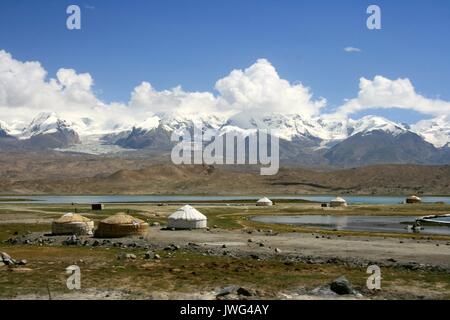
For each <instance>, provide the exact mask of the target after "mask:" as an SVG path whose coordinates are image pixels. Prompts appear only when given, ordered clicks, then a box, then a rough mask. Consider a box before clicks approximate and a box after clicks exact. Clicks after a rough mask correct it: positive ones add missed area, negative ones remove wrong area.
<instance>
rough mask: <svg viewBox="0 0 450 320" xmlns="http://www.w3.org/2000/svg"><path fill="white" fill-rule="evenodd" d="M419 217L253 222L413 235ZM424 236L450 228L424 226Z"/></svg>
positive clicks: (263, 219) (277, 218) (298, 218)
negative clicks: (412, 227)
mask: <svg viewBox="0 0 450 320" xmlns="http://www.w3.org/2000/svg"><path fill="white" fill-rule="evenodd" d="M416 219H417V217H409V216H407V217H403V216H329V215H305V216H257V217H253V218H252V220H253V221H257V222H263V223H278V224H288V225H296V226H305V227H320V228H324V229H332V230H349V231H371V232H393V233H412V232H414V231H413V230H412V229H411V228H408V226H412V225H413V224H414V222H415V220H416ZM420 233H423V234H439V235H450V227H447V226H423V229H422V230H420Z"/></svg>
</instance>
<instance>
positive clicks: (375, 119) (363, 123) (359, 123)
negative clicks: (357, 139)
mask: <svg viewBox="0 0 450 320" xmlns="http://www.w3.org/2000/svg"><path fill="white" fill-rule="evenodd" d="M350 124H351V127H352V132H351V135H355V134H358V133H362V134H367V133H370V132H373V131H384V132H387V133H390V134H393V135H394V136H395V135H399V134H402V133H405V132H407V131H409V130H408V129H407V127H405V126H404V125H402V124H398V123H396V122H393V121H391V120H388V119H386V118H383V117H379V116H365V117H362V118H361V119H359V120H350Z"/></svg>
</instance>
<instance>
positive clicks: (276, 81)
mask: <svg viewBox="0 0 450 320" xmlns="http://www.w3.org/2000/svg"><path fill="white" fill-rule="evenodd" d="M70 4H76V5H78V6H79V7H80V8H81V30H68V29H67V28H66V19H67V17H68V14H67V13H66V8H67V7H68V6H69V5H70ZM371 4H376V5H378V6H379V7H380V8H381V21H382V29H381V30H369V29H368V28H367V26H366V20H367V18H368V16H369V15H368V14H367V13H366V9H367V7H368V6H369V5H371ZM449 33H450V2H449V1H448V0H432V1H425V0H417V1H404V0H396V1H364V0H345V1H332V0H327V1H326V0H318V1H301V0H280V1H275V0H226V1H225V0H196V1H187V0H184V1H182V0H164V1H163V0H161V1H148V0H145V1H144V0H134V1H127V2H125V1H118V0H86V1H84V0H83V1H75V0H72V1H64V0H48V1H32V0H28V1H25V0H2V1H1V2H0V50H2V51H0V120H5V121H6V120H8V121H13V120H14V119H13V118H14V116H17V115H19V114H27V115H28V114H30V113H28V112H25V111H26V110H29V109H31V110H38V109H39V110H40V109H45V108H47V107H48V108H53V107H52V106H53V105H55V107H54V108H55V109H56V111H61V110H60V109H63V110H62V111H67V110H73V109H75V108H78V109H80V108H81V109H82V108H92V106H96V107H97V108H107V107H108V106H109V107H111V106H112V107H113V108H117V110H121V112H122V113H121V115H122V114H125V115H127V114H129V113H130V109H127V108H132V109H131V113H135V114H138V115H139V117H141V115H142V116H143V115H150V114H151V113H152V112H157V111H161V110H164V109H177V108H181V109H185V110H189V111H191V112H192V111H197V109H198V110H201V111H205V112H207V111H208V112H210V111H211V110H215V111H217V110H223V109H227V108H228V109H230V110H235V111H241V110H247V109H256V110H270V111H277V112H283V113H287V112H289V111H290V110H295V111H296V112H300V113H304V115H305V116H307V117H309V116H317V115H321V114H339V115H345V116H350V117H352V118H358V117H361V116H364V115H367V114H376V115H380V116H385V117H387V118H389V119H391V120H394V121H401V122H406V123H415V122H417V121H419V120H422V119H428V118H433V117H437V116H442V115H444V116H448V115H449V114H450V103H449V101H450V86H449V83H450V59H449V57H450V41H448V38H449ZM2 53H3V58H2ZM27 61H36V62H39V63H40V65H39V66H37V65H32V66H29V65H28V64H26V63H25V62H27ZM14 68H15V69H14ZM10 69H11V70H15V71H14V72H15V74H16V76H14V78H12V77H11V75H10V74H7V73H5V72H6V71H5V70H10ZM233 70H238V71H236V72H233ZM2 72H3V73H4V74H3V75H2V74H1V73H2ZM30 75H33V76H30ZM177 86H181V88H180V87H178V88H176V87H177ZM173 88H176V89H173ZM33 90H34V91H33ZM88 105H89V106H88ZM393 106H395V108H391V107H393ZM11 108H16V109H14V110H15V113H13V114H11V112H10V110H11ZM58 108H60V109H58ZM2 110H3V112H2ZM83 110H84V109H83ZM142 110H145V112H144V111H142ZM73 112H75V111H73ZM118 112H119V111H118ZM86 113H88V112H87V111H86Z"/></svg>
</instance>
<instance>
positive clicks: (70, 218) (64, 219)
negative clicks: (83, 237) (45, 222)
mask: <svg viewBox="0 0 450 320" xmlns="http://www.w3.org/2000/svg"><path fill="white" fill-rule="evenodd" d="M89 221H91V219H89V218H86V217H83V216H82V215H80V214H77V213H72V212H69V213H66V214H64V215H62V216H61V217H60V218H59V219H56V220H55V222H56V223H71V222H89Z"/></svg>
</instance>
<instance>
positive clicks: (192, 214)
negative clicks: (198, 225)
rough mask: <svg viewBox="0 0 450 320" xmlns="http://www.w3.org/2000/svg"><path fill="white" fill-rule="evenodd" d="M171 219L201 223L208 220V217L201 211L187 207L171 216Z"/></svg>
mask: <svg viewBox="0 0 450 320" xmlns="http://www.w3.org/2000/svg"><path fill="white" fill-rule="evenodd" d="M169 219H173V220H187V221H200V220H206V219H207V218H206V216H205V215H204V214H202V213H201V212H200V211H198V210H197V209H195V208H194V207H191V206H190V205H185V206H184V207H181V208H180V209H178V210H177V211H175V212H174V213H172V214H171V215H170V216H169Z"/></svg>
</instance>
